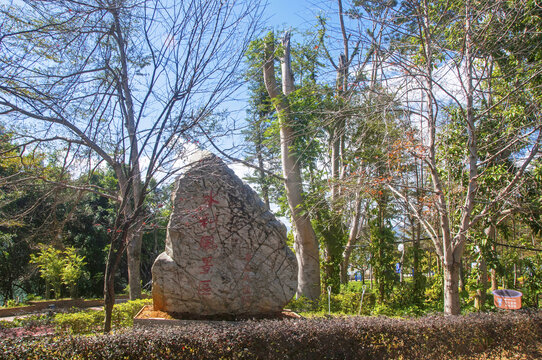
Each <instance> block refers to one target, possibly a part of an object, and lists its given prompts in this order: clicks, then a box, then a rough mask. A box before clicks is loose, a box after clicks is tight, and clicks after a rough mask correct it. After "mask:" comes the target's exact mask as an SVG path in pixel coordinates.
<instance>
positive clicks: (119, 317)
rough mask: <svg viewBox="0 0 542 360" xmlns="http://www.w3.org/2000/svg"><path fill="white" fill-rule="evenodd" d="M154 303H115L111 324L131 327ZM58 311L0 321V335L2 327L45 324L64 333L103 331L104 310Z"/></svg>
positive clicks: (148, 300)
mask: <svg viewBox="0 0 542 360" xmlns="http://www.w3.org/2000/svg"><path fill="white" fill-rule="evenodd" d="M150 304H152V299H139V300H132V301H128V302H125V303H120V304H115V306H114V307H113V313H112V315H111V326H112V328H113V329H114V330H117V329H121V328H126V327H131V326H132V325H133V322H134V321H133V320H134V316H135V315H136V314H137V313H138V311H139V310H141V308H142V307H143V306H144V305H150ZM73 310H75V311H72V312H66V313H57V314H54V315H51V316H50V315H45V314H41V315H33V316H28V317H22V318H16V319H15V320H13V321H0V335H2V329H9V328H15V327H26V328H34V327H39V326H43V325H48V326H53V327H54V328H55V330H56V331H57V332H59V333H64V334H72V335H75V334H91V333H101V332H102V331H103V325H104V317H105V314H104V311H103V310H83V311H80V310H79V309H73Z"/></svg>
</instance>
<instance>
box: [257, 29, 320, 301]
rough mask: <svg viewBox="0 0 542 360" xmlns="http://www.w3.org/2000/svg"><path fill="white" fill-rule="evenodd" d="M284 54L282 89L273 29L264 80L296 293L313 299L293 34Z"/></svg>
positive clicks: (313, 244)
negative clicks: (292, 103)
mask: <svg viewBox="0 0 542 360" xmlns="http://www.w3.org/2000/svg"><path fill="white" fill-rule="evenodd" d="M282 43H283V49H284V55H283V57H282V58H281V69H282V93H281V91H280V89H279V87H278V85H277V82H276V80H275V69H274V38H273V36H272V33H270V35H269V36H268V38H266V41H265V53H264V56H265V59H264V69H263V73H264V82H265V87H266V89H267V92H268V94H269V97H270V98H271V100H272V101H273V103H274V106H275V108H276V110H277V114H278V118H279V122H280V148H281V161H282V173H283V177H284V186H285V188H286V198H287V200H288V205H289V207H290V212H291V213H292V223H293V225H294V231H295V232H294V240H295V242H294V247H295V251H296V257H297V262H298V266H299V269H298V288H297V293H298V294H299V295H303V296H305V297H307V298H308V299H311V300H316V299H317V298H318V297H319V296H320V257H319V256H320V255H319V250H318V241H317V240H316V234H315V233H314V229H313V228H312V224H311V222H310V218H309V215H308V213H307V211H305V209H304V206H303V183H302V178H301V165H300V159H299V158H298V157H297V155H296V154H295V153H294V152H293V151H292V147H293V144H294V139H295V133H294V130H293V128H292V123H291V122H292V117H291V114H290V107H289V102H288V99H287V96H288V95H289V94H290V93H291V92H292V91H293V90H294V79H293V74H292V70H291V64H290V34H289V33H286V34H285V35H284V38H283V39H282Z"/></svg>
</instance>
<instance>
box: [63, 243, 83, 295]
mask: <svg viewBox="0 0 542 360" xmlns="http://www.w3.org/2000/svg"><path fill="white" fill-rule="evenodd" d="M64 256H65V257H64V261H63V265H64V267H63V269H62V274H61V276H62V283H63V284H64V285H66V286H68V288H69V289H70V296H71V297H72V298H75V296H76V285H77V281H79V279H80V278H81V276H83V274H84V273H85V272H84V270H83V267H84V266H85V264H86V263H85V261H84V260H85V258H84V257H83V256H80V255H78V254H77V252H76V251H75V248H73V247H68V248H66V250H65V251H64Z"/></svg>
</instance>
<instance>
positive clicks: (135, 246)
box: [126, 229, 143, 300]
mask: <svg viewBox="0 0 542 360" xmlns="http://www.w3.org/2000/svg"><path fill="white" fill-rule="evenodd" d="M129 239H130V240H129V241H128V244H127V247H126V257H127V263H128V285H129V286H130V293H129V296H130V300H135V299H140V298H141V244H142V241H143V232H142V231H138V230H137V229H136V230H134V232H132V231H130V234H129Z"/></svg>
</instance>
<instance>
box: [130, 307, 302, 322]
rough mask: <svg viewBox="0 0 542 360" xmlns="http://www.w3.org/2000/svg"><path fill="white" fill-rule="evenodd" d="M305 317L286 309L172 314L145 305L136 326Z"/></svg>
mask: <svg viewBox="0 0 542 360" xmlns="http://www.w3.org/2000/svg"><path fill="white" fill-rule="evenodd" d="M302 318H303V317H302V316H301V315H299V314H297V313H295V312H293V311H291V310H287V309H284V310H282V311H281V312H278V313H271V314H257V315H243V316H234V315H228V314H224V315H213V316H193V315H189V314H171V313H168V312H165V311H157V310H154V309H153V306H152V305H145V306H144V307H143V308H142V309H141V310H139V312H138V313H137V315H136V316H135V317H134V327H155V326H168V327H170V326H187V325H192V324H195V323H198V324H201V323H208V324H216V323H222V324H224V323H228V324H238V323H240V322H241V321H245V320H259V319H262V320H263V319H274V320H286V319H302Z"/></svg>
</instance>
